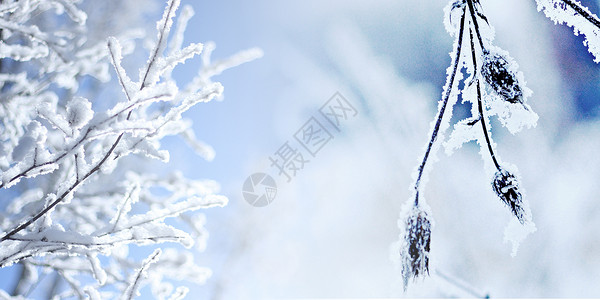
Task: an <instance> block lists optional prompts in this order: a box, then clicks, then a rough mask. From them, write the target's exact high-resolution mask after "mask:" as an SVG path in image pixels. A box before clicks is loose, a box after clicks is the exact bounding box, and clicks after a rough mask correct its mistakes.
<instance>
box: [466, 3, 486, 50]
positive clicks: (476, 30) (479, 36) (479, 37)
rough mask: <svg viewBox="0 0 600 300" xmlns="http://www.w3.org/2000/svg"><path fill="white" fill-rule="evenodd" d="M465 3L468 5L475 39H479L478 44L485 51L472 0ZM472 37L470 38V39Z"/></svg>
mask: <svg viewBox="0 0 600 300" xmlns="http://www.w3.org/2000/svg"><path fill="white" fill-rule="evenodd" d="M467 4H468V5H469V13H470V14H471V19H472V20H473V26H474V27H475V33H477V39H478V40H479V46H481V49H482V51H483V52H485V51H486V50H485V46H483V39H482V38H481V33H480V32H479V24H478V23H477V17H476V16H475V13H476V11H475V6H474V5H473V0H467ZM486 22H487V20H486ZM472 39H473V38H471V40H472Z"/></svg>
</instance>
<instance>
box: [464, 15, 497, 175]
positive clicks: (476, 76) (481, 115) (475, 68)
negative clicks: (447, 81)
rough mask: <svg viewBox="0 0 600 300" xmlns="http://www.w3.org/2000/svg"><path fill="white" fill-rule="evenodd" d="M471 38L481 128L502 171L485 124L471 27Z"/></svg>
mask: <svg viewBox="0 0 600 300" xmlns="http://www.w3.org/2000/svg"><path fill="white" fill-rule="evenodd" d="M471 17H473V14H472V13H471ZM473 24H475V21H473ZM475 29H476V30H477V26H476V25H475ZM477 32H479V31H478V30H477ZM478 36H479V35H478ZM469 38H470V41H471V58H472V59H473V69H474V70H475V74H473V78H476V79H475V84H476V85H477V109H478V111H479V118H478V119H479V120H480V121H481V129H483V136H484V137H485V143H486V144H487V147H488V150H489V151H490V156H491V157H492V160H493V161H494V165H495V166H496V169H497V170H498V171H500V164H498V160H497V159H496V155H495V154H494V149H492V143H491V141H490V137H489V134H488V130H487V126H486V125H485V116H484V115H483V103H482V101H481V84H480V81H479V78H478V72H477V56H476V54H475V44H474V43H473V30H472V29H471V28H469ZM479 38H480V39H479V42H480V44H481V49H482V51H483V52H485V48H483V43H482V41H481V37H479Z"/></svg>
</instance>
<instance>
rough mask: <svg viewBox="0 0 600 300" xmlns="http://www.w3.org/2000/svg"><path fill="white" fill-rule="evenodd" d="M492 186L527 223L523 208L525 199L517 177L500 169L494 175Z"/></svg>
mask: <svg viewBox="0 0 600 300" xmlns="http://www.w3.org/2000/svg"><path fill="white" fill-rule="evenodd" d="M492 188H493V189H494V192H496V195H498V197H500V199H501V200H502V202H504V204H506V205H507V206H508V207H509V208H510V209H511V211H512V213H513V215H515V217H517V219H518V220H519V222H520V223H521V224H524V223H525V210H524V208H523V199H522V196H521V192H520V191H519V181H518V179H517V177H516V176H515V175H514V174H512V173H510V172H508V171H507V170H505V169H502V168H501V169H500V170H499V171H497V172H496V174H495V175H494V180H493V181H492Z"/></svg>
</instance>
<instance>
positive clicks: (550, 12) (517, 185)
mask: <svg viewBox="0 0 600 300" xmlns="http://www.w3.org/2000/svg"><path fill="white" fill-rule="evenodd" d="M536 1H537V4H538V9H539V10H543V11H544V13H545V14H546V16H548V17H549V18H550V19H552V20H553V21H554V22H556V23H564V24H567V25H569V26H572V27H573V29H574V31H575V34H580V33H582V34H584V35H585V37H586V39H585V42H584V43H585V45H586V46H588V49H589V51H590V52H591V53H592V54H593V55H594V56H595V60H596V62H598V61H600V59H599V57H600V37H599V35H600V20H599V19H598V18H597V17H596V16H595V15H594V14H592V13H591V12H590V11H589V10H588V9H587V8H586V7H583V6H582V5H581V4H580V3H579V2H578V1H576V0H536ZM444 12H445V20H444V24H445V27H446V30H447V31H448V33H450V35H451V36H453V37H454V38H455V41H454V46H453V47H454V49H453V51H452V52H451V53H450V56H451V58H452V62H451V65H450V67H449V68H448V70H447V78H446V84H445V86H444V89H443V92H442V99H441V101H440V102H439V104H438V112H437V115H436V117H435V119H434V121H433V123H432V127H431V130H430V140H429V143H428V144H427V146H426V148H425V153H424V156H423V158H422V160H421V163H420V164H419V166H418V167H417V170H416V172H415V173H414V174H415V175H414V183H413V186H412V192H413V194H412V196H411V198H410V199H409V202H408V203H407V205H405V206H404V208H403V211H402V213H401V217H400V221H399V222H398V224H399V226H400V229H401V231H402V233H401V234H400V244H401V246H400V262H401V268H402V277H403V281H404V288H405V289H406V286H407V283H408V282H409V280H410V279H411V278H416V277H419V276H422V275H425V274H426V273H428V270H429V266H428V263H429V255H430V250H431V249H430V247H429V246H430V243H431V241H430V238H431V234H432V232H431V230H432V228H431V224H432V220H431V213H430V212H429V209H428V207H429V206H428V205H427V204H426V203H425V199H424V197H423V191H424V186H425V183H426V181H427V174H428V171H429V170H430V168H431V163H429V164H428V162H429V161H431V160H432V159H433V160H434V161H435V159H434V158H435V156H436V152H437V150H438V148H439V147H440V146H441V145H443V146H444V148H445V150H446V153H447V154H449V155H450V154H452V153H453V152H454V151H455V150H457V149H459V148H461V147H462V145H463V144H464V143H467V142H470V141H476V142H477V144H478V145H479V146H480V148H481V151H480V154H481V156H482V158H483V162H484V168H485V170H486V173H487V174H488V176H489V178H490V182H491V190H492V191H493V192H494V193H495V194H496V196H497V197H498V198H499V200H500V201H501V202H502V203H503V204H504V205H505V206H506V207H507V208H508V211H509V212H510V213H511V214H512V215H513V217H514V218H515V219H516V220H517V221H518V222H517V224H520V225H521V226H522V230H521V232H520V233H519V234H520V235H521V236H520V237H519V238H515V237H510V236H509V237H506V240H510V241H513V242H515V243H518V241H519V240H521V239H522V237H523V236H524V235H526V234H524V233H527V234H528V233H531V232H533V231H535V225H534V224H533V222H532V216H531V211H530V209H529V204H528V202H527V199H526V197H525V190H524V188H523V187H522V184H521V179H520V175H519V172H518V170H517V168H516V167H515V166H514V165H512V164H510V163H507V162H504V161H502V160H501V159H500V157H499V155H498V151H497V149H496V148H497V147H496V144H495V143H494V142H493V140H492V135H491V133H492V131H491V127H490V118H492V117H496V118H497V119H498V120H499V121H500V124H501V125H502V126H503V127H505V128H506V129H508V131H509V132H511V133H513V134H514V133H517V132H519V131H521V130H522V129H523V128H529V127H533V126H535V125H536V123H537V119H538V116H537V114H535V113H534V112H533V110H532V109H531V107H530V106H529V104H528V99H529V97H530V96H531V95H532V92H531V90H529V89H528V88H527V86H526V81H525V77H524V75H523V73H522V72H521V71H519V66H518V64H517V63H516V62H515V60H514V59H513V58H512V57H511V56H510V55H509V53H508V52H507V51H506V50H504V49H502V48H500V47H498V46H496V45H494V43H493V41H494V29H493V27H492V26H491V25H490V23H491V21H490V20H488V18H487V17H486V15H485V13H484V10H483V6H482V3H481V2H480V1H479V0H452V1H450V2H449V4H448V5H447V6H446V8H445V10H444ZM463 74H466V78H463V77H464V75H463ZM461 83H462V84H461ZM459 95H460V96H461V97H462V99H463V102H470V104H471V116H470V117H468V118H466V119H464V120H461V121H458V122H457V123H456V124H454V125H453V127H452V130H451V133H450V135H449V136H448V137H447V138H446V137H445V136H444V133H445V131H446V130H447V129H448V128H450V120H451V119H452V108H453V107H454V106H455V104H456V102H457V101H458V99H459ZM426 211H427V213H425V212H426ZM511 224H512V223H510V224H509V227H511V228H512V229H511V230H507V232H514V231H515V229H514V226H513V225H511ZM507 228H508V227H507ZM516 246H518V244H517V245H513V255H514V252H515V251H516Z"/></svg>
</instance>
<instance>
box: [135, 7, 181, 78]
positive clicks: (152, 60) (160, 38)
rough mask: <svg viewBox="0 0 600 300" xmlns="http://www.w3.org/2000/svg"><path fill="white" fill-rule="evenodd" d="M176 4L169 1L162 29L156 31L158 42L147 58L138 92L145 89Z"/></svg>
mask: <svg viewBox="0 0 600 300" xmlns="http://www.w3.org/2000/svg"><path fill="white" fill-rule="evenodd" d="M177 4H178V0H171V1H170V3H169V8H168V11H167V14H166V16H165V19H164V20H165V22H164V23H163V24H162V28H160V29H159V31H158V41H157V42H156V47H154V50H153V51H152V55H151V56H150V58H149V61H148V67H147V68H146V72H145V74H144V77H143V78H144V79H142V82H141V86H140V90H142V89H143V88H145V87H146V85H147V82H146V80H147V79H148V74H149V73H150V70H152V67H153V66H154V64H155V63H156V60H157V59H156V58H157V57H158V55H159V52H160V50H161V49H160V48H161V47H160V45H161V44H162V43H163V40H164V39H166V38H167V37H166V35H167V34H168V32H167V27H168V26H167V24H168V23H169V19H170V18H171V17H172V16H171V14H172V13H175V8H176V7H177Z"/></svg>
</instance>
